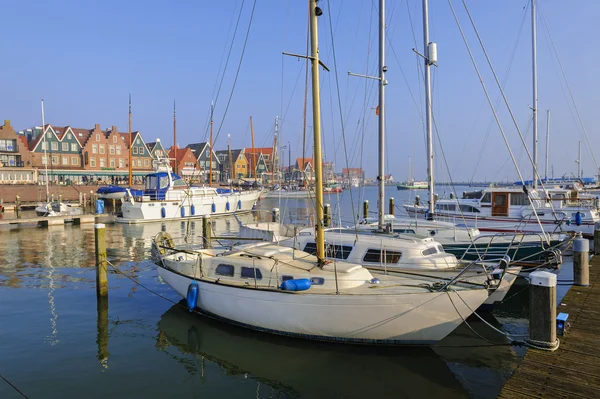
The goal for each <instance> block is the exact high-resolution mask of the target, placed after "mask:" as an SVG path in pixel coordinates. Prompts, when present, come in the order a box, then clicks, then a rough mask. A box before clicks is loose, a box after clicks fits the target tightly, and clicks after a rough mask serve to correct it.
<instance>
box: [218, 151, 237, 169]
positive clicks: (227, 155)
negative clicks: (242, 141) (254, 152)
mask: <svg viewBox="0 0 600 399" xmlns="http://www.w3.org/2000/svg"><path fill="white" fill-rule="evenodd" d="M241 153H242V150H231V158H232V159H233V161H232V163H236V162H237V160H238V158H239V157H240V154H241ZM215 154H216V155H217V158H218V157H219V156H220V155H225V158H224V160H223V161H220V162H221V163H224V164H226V165H227V167H229V150H219V151H215Z"/></svg>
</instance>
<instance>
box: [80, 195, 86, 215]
mask: <svg viewBox="0 0 600 399" xmlns="http://www.w3.org/2000/svg"><path fill="white" fill-rule="evenodd" d="M81 206H82V207H83V213H87V196H86V194H85V193H83V202H82V203H81Z"/></svg>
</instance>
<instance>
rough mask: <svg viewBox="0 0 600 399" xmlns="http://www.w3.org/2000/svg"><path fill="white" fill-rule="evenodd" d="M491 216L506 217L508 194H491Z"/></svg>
mask: <svg viewBox="0 0 600 399" xmlns="http://www.w3.org/2000/svg"><path fill="white" fill-rule="evenodd" d="M492 216H508V193H492Z"/></svg>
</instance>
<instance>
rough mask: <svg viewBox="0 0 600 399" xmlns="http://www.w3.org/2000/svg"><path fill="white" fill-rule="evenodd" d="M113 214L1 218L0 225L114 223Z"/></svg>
mask: <svg viewBox="0 0 600 399" xmlns="http://www.w3.org/2000/svg"><path fill="white" fill-rule="evenodd" d="M114 219H115V217H114V216H113V215H73V216H51V217H34V218H22V219H3V220H0V226H13V225H17V226H45V227H47V226H62V225H64V224H65V223H73V224H75V225H80V224H92V223H114Z"/></svg>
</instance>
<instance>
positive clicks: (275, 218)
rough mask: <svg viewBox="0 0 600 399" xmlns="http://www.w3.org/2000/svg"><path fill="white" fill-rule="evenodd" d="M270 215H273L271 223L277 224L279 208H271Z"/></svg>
mask: <svg viewBox="0 0 600 399" xmlns="http://www.w3.org/2000/svg"><path fill="white" fill-rule="evenodd" d="M271 215H273V222H274V223H275V222H279V208H273V210H272V211H271Z"/></svg>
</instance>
